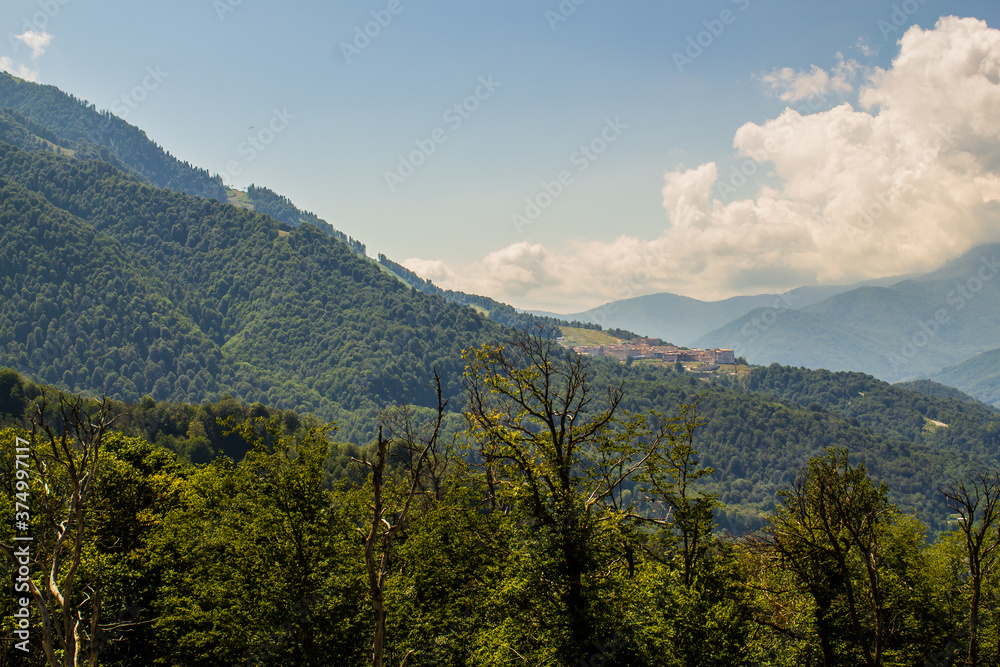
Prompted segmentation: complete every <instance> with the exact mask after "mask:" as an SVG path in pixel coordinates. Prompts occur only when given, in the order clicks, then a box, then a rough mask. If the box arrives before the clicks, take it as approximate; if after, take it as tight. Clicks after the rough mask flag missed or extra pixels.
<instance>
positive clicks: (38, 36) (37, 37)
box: [14, 30, 52, 60]
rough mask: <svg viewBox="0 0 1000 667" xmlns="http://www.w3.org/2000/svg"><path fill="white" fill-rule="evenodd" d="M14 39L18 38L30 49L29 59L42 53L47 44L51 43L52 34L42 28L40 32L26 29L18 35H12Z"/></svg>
mask: <svg viewBox="0 0 1000 667" xmlns="http://www.w3.org/2000/svg"><path fill="white" fill-rule="evenodd" d="M14 39H17V40H20V41H22V42H24V43H25V45H26V46H27V47H28V48H29V49H31V59H32V60H34V59H35V58H38V57H39V56H41V55H42V54H43V53H45V49H46V48H48V46H49V44H50V43H52V35H50V34H49V33H47V32H45V31H44V30H42V31H41V32H35V31H34V30H26V31H25V32H23V33H21V34H20V35H14Z"/></svg>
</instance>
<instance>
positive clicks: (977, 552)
mask: <svg viewBox="0 0 1000 667" xmlns="http://www.w3.org/2000/svg"><path fill="white" fill-rule="evenodd" d="M940 491H941V493H943V494H944V497H945V498H946V499H947V502H948V507H950V508H951V509H952V511H954V512H956V513H957V514H958V530H959V532H960V533H961V535H962V537H963V538H964V539H965V548H966V553H967V555H968V567H969V589H970V596H969V652H968V654H969V658H968V659H969V665H970V667H977V666H978V665H979V664H980V661H979V634H980V619H979V615H980V606H981V602H982V599H981V598H982V588H983V581H984V580H985V578H986V577H987V576H989V574H990V573H991V572H992V570H993V568H994V566H995V565H996V563H997V559H998V558H1000V473H996V472H994V473H993V474H992V475H988V474H986V473H981V474H979V475H978V476H977V477H976V478H975V479H973V480H972V481H971V482H959V483H958V484H954V483H952V484H949V485H948V486H947V488H944V489H940Z"/></svg>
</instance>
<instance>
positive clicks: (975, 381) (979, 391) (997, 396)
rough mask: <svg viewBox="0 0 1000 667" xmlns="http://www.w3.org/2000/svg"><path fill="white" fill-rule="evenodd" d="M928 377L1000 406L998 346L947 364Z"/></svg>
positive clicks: (999, 358) (999, 350)
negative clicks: (957, 362) (952, 363)
mask: <svg viewBox="0 0 1000 667" xmlns="http://www.w3.org/2000/svg"><path fill="white" fill-rule="evenodd" d="M930 379H931V380H934V381H936V382H940V383H942V384H946V385H949V386H951V387H956V388H958V389H961V390H962V391H964V392H965V393H967V394H969V395H970V396H974V397H976V398H978V399H979V400H981V401H983V402H984V403H988V404H990V405H993V406H994V407H997V408H1000V348H997V349H994V350H989V351H987V352H983V353H982V354H978V355H976V356H974V357H972V358H971V359H966V360H965V361H963V362H961V363H960V364H956V365H954V366H949V367H948V368H945V369H944V370H942V371H940V372H938V373H934V374H933V375H931V377H930Z"/></svg>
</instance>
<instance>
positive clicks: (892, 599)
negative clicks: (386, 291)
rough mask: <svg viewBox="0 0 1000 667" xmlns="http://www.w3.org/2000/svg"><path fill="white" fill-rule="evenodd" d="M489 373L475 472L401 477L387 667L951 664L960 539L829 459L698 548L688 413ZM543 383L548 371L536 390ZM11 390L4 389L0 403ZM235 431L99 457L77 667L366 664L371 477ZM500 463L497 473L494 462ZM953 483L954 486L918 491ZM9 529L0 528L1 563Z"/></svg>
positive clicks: (316, 447)
mask: <svg viewBox="0 0 1000 667" xmlns="http://www.w3.org/2000/svg"><path fill="white" fill-rule="evenodd" d="M543 349H547V350H548V352H546V354H550V353H551V350H552V348H543ZM501 353H502V352H501V348H489V347H484V348H480V349H478V350H477V351H476V353H475V356H474V357H473V358H471V359H470V368H469V370H468V371H467V373H466V381H467V384H468V386H469V388H468V390H467V391H469V392H470V399H473V400H471V401H470V404H471V405H472V406H473V407H472V414H473V415H479V417H474V418H473V422H475V423H476V424H478V426H477V427H476V428H475V429H473V430H472V431H471V432H470V433H469V436H470V437H471V440H470V442H469V445H470V449H469V453H470V454H475V453H477V452H478V454H475V455H473V456H472V457H471V458H467V457H460V456H456V454H460V453H461V452H460V451H455V450H452V449H451V448H450V447H447V446H445V447H442V448H440V449H435V451H434V455H435V457H441V458H440V459H437V460H440V461H444V462H445V465H444V467H437V468H435V470H436V471H437V472H439V473H442V475H441V476H440V477H437V478H432V477H430V476H428V471H427V470H426V469H425V471H424V473H422V474H423V477H420V479H422V480H423V483H422V486H421V487H420V488H422V489H423V491H422V492H421V493H419V494H418V495H417V499H416V502H415V503H414V504H413V506H412V508H411V510H412V512H411V514H410V515H409V517H410V518H409V520H408V521H407V523H406V525H405V529H404V531H403V532H402V533H401V537H400V538H399V539H398V540H397V541H396V543H395V545H394V546H393V547H392V549H391V551H390V552H389V554H388V555H389V557H390V562H391V563H392V567H391V569H390V576H389V577H388V579H387V581H386V590H385V599H384V604H385V606H386V609H387V612H388V617H387V623H386V641H385V664H393V665H395V664H400V663H401V662H403V660H404V656H409V658H408V660H409V662H408V664H410V665H413V666H421V667H423V666H426V667H430V666H440V665H446V666H453V667H459V666H477V667H501V666H503V667H506V666H513V665H519V664H524V662H525V661H528V663H529V664H536V665H546V666H548V665H552V666H553V667H555V666H562V665H578V664H584V665H596V664H603V665H613V666H616V667H618V666H621V667H625V666H628V667H647V666H648V667H653V666H656V667H667V666H670V667H674V666H679V665H705V666H709V665H711V666H715V665H734V666H743V665H745V666H747V667H750V666H755V665H775V666H780V667H798V666H801V665H820V664H830V665H866V664H867V665H873V666H878V667H882V666H886V667H888V666H900V667H902V666H904V665H920V664H928V663H929V664H936V665H959V664H962V662H961V661H962V660H963V656H964V654H965V650H966V644H967V632H966V630H967V627H968V620H967V610H968V605H969V604H970V602H969V600H970V597H969V595H970V585H969V582H968V564H967V559H966V557H965V552H964V546H963V543H962V541H961V533H960V531H958V530H952V529H950V528H949V529H948V530H946V531H945V532H943V533H942V534H941V535H939V536H938V537H937V538H936V539H934V540H932V541H928V539H927V533H926V528H925V527H924V526H923V525H921V524H920V522H919V521H917V520H916V519H914V518H913V517H911V516H907V515H905V514H903V513H901V512H900V511H899V510H898V509H897V508H896V507H895V506H894V504H893V503H892V502H891V500H890V498H891V496H892V489H891V488H887V487H886V486H885V485H883V484H880V483H879V482H878V481H876V478H875V476H874V475H875V473H874V471H872V470H870V469H869V468H867V467H865V466H863V465H857V464H854V463H851V460H850V457H849V456H848V454H847V452H846V450H839V449H838V450H832V449H831V450H827V451H824V452H821V453H820V455H819V456H817V457H814V458H811V459H808V460H806V461H805V462H804V463H803V464H801V465H800V466H799V467H798V468H797V471H796V472H797V474H796V475H795V477H793V478H791V479H789V480H788V481H787V482H783V483H782V484H781V485H780V491H781V493H780V494H779V495H778V502H777V504H776V505H775V507H774V509H773V511H771V512H768V513H767V515H766V516H765V517H764V518H765V523H764V525H763V530H761V531H760V532H758V533H755V534H753V535H750V536H747V537H746V538H743V539H739V540H734V539H732V538H729V537H725V536H723V535H721V534H715V535H712V534H710V533H709V532H707V531H708V530H710V529H711V526H712V523H713V514H714V512H716V511H717V508H716V505H717V501H716V500H715V499H714V498H713V496H712V495H706V494H704V493H703V492H701V491H699V490H697V488H704V486H703V485H701V482H704V481H705V480H710V479H711V477H713V476H714V475H715V474H716V473H715V472H714V471H713V470H712V469H711V468H710V467H706V466H705V465H704V464H703V463H699V461H698V456H699V453H698V452H697V450H696V449H695V448H694V446H693V445H694V443H695V442H696V441H697V438H696V437H694V436H695V435H696V433H697V431H698V430H700V429H702V428H708V427H710V426H711V424H710V423H709V424H704V425H700V424H703V422H704V420H703V419H700V418H694V413H693V412H692V411H691V409H690V408H687V409H681V410H680V412H679V416H680V419H679V420H667V421H660V420H658V419H653V420H652V421H651V422H647V420H646V418H644V417H638V416H630V415H629V414H628V413H627V412H620V409H619V408H611V409H610V412H609V411H607V409H596V410H591V409H590V404H589V403H588V401H587V399H586V396H587V394H588V392H589V391H599V390H600V389H601V387H600V385H599V384H597V383H596V382H594V378H593V377H592V376H591V370H592V369H591V368H590V367H586V366H581V365H579V364H578V362H577V361H575V360H574V359H573V358H572V357H563V356H562V355H561V354H558V353H556V354H555V356H553V357H550V358H549V361H550V364H544V363H543V364H542V365H540V366H537V367H536V368H537V369H541V370H536V371H531V369H530V368H528V369H525V368H523V367H522V365H521V364H520V363H519V361H520V359H519V358H518V357H516V356H515V357H510V358H509V359H510V360H511V361H512V364H511V365H503V364H501V365H496V363H494V362H495V361H497V360H499V359H500V357H497V356H496V355H497V354H501ZM574 364H576V365H575V366H574ZM546 368H551V369H555V370H556V371H559V372H553V373H552V375H551V376H550V377H549V380H550V382H546V381H545V369H546ZM574 368H576V369H578V370H579V371H580V372H582V375H573V373H574V372H575V371H573V369H574ZM561 369H567V370H566V371H565V373H563V372H562V370H561ZM574 378H576V379H577V380H580V381H581V382H582V383H583V384H575V380H574ZM14 380H16V378H15V377H13V376H12V375H11V373H9V372H8V373H0V389H3V388H9V389H13V388H14V384H15V382H14ZM592 382H594V383H593V384H592ZM22 384H23V383H22ZM532 386H533V387H535V388H536V389H537V388H539V387H543V386H548V387H549V388H550V389H551V390H552V394H545V393H542V394H538V393H535V392H533V391H531V389H530V387H532ZM476 387H478V389H477V388H476ZM518 387H521V388H524V389H525V390H526V393H523V394H522V393H521V392H520V391H518V390H517V388H518ZM574 387H575V389H573V388H574ZM24 388H27V389H30V386H26V387H22V392H23V389H24ZM36 389H37V388H36ZM585 389H586V391H584V390H585ZM581 391H583V393H580V392H581ZM480 392H485V393H480ZM28 393H31V392H30V391H29V392H28ZM476 396H479V397H481V398H482V399H483V401H482V402H481V403H478V404H477V401H476V400H475V398H476ZM524 396H528V397H529V398H526V399H524V398H520V399H519V398H518V397H524ZM511 399H513V400H514V401H515V403H513V404H511V403H508V401H509V400H511ZM577 399H579V400H577ZM518 401H523V403H521V404H520V405H522V407H524V408H526V409H527V410H528V411H529V412H528V413H524V412H522V411H521V410H520V409H519V408H517V404H518ZM148 403H152V402H151V401H149V402H148ZM25 405H26V403H25ZM477 405H478V406H479V407H476V406H477ZM511 407H512V408H515V409H513V410H509V409H508V408H511ZM145 409H153V407H152V406H150V405H147V406H145ZM567 409H568V410H567ZM250 412H251V413H252V414H246V413H233V414H230V415H229V416H230V417H232V418H233V419H231V420H229V421H228V422H227V423H228V429H230V430H235V432H236V433H238V434H239V437H241V438H242V439H243V441H245V442H247V443H249V444H250V449H249V451H248V452H247V454H246V456H245V457H244V458H243V459H242V461H240V462H234V461H233V460H232V459H230V458H228V457H220V458H218V459H216V460H215V461H213V462H212V463H211V464H208V465H204V466H200V467H191V466H188V465H184V464H182V463H181V462H179V461H178V460H177V459H176V457H175V456H174V455H173V454H171V453H169V452H168V451H166V450H164V449H163V448H161V447H158V446H156V445H153V444H150V443H148V442H147V441H145V440H143V439H141V438H135V437H129V436H126V435H124V434H122V433H116V434H112V435H111V436H109V437H108V439H107V444H106V447H105V449H104V450H103V452H104V453H103V458H102V459H101V460H102V463H101V466H100V468H99V471H100V472H99V480H100V483H99V485H98V487H97V488H98V493H97V495H96V497H95V498H94V499H93V501H92V502H91V503H90V504H88V505H87V506H86V508H85V516H86V522H87V526H88V531H87V541H86V545H85V548H84V549H83V552H82V553H83V560H82V564H81V568H80V571H79V576H78V581H79V583H78V592H77V595H78V596H79V599H80V600H81V606H80V608H81V609H85V606H84V605H83V604H82V603H83V602H84V601H86V600H87V599H89V598H91V597H92V596H93V595H95V594H96V593H97V592H99V593H100V595H101V597H102V600H103V609H104V612H103V614H102V616H101V618H99V619H98V622H97V628H98V629H97V632H96V634H93V635H92V634H91V631H90V630H89V626H86V625H85V626H84V628H83V639H84V644H85V645H86V648H87V650H88V651H89V650H93V651H95V652H96V653H97V655H98V657H99V664H101V665H105V666H107V667H118V666H121V667H125V666H131V665H153V664H162V665H172V666H177V667H181V666H186V665H219V666H222V665H245V664H257V665H270V664H273V665H286V664H295V665H329V664H337V665H344V666H346V667H352V666H357V667H361V666H362V665H372V664H373V662H372V655H371V646H372V628H373V626H372V621H371V619H372V607H371V600H370V598H369V592H368V584H367V582H368V579H367V573H366V569H365V561H364V540H363V537H364V534H365V530H366V528H365V527H366V525H367V522H369V521H370V520H371V514H370V512H371V505H370V503H371V501H372V497H373V495H372V494H373V484H375V483H376V482H375V480H374V479H373V477H372V476H371V475H368V476H367V477H366V475H365V472H364V471H365V470H366V466H365V465H364V464H363V463H362V462H361V461H359V460H352V461H349V462H348V464H347V466H346V467H345V468H344V469H343V470H344V473H346V474H342V475H338V476H335V477H331V476H330V474H329V472H328V470H326V469H325V468H324V462H326V461H328V460H329V457H328V453H329V450H330V449H331V447H334V445H333V444H332V443H331V442H330V440H331V432H330V431H329V429H327V428H324V427H322V426H313V427H310V428H305V427H303V425H301V424H296V423H294V422H290V421H289V418H288V416H287V415H285V414H282V413H276V412H273V411H269V410H267V409H266V408H264V407H263V406H260V407H258V408H253V409H252V410H251V411H250ZM567 412H569V413H570V414H572V415H574V416H575V418H576V419H575V420H569V423H567V422H565V421H562V423H563V424H564V426H567V427H568V428H569V431H567V437H568V439H566V440H560V438H561V436H558V435H557V434H556V433H554V432H552V431H550V430H549V429H547V428H545V429H540V430H539V429H535V428H534V427H532V426H531V424H532V423H537V424H538V425H541V424H546V423H548V424H555V425H558V424H559V423H560V422H561V420H564V419H565V418H566V415H567ZM268 415H272V417H271V418H270V419H268ZM218 416H219V417H223V415H222V414H221V413H220V414H219V415H218ZM243 416H246V417H250V418H251V419H249V420H247V421H243V422H241V423H240V419H241V418H242V417H243ZM253 417H257V418H256V419H253ZM525 417H527V421H523V419H524V418H525ZM480 418H481V419H482V421H480ZM497 419H498V421H497ZM637 419H638V421H637ZM535 420H541V421H539V422H535ZM383 423H385V421H383ZM644 423H646V424H648V425H651V426H652V430H649V429H648V428H646V427H645V426H643V424H644ZM292 427H295V429H296V430H295V431H294V433H292V431H291V428H292ZM525 427H526V428H525ZM416 428H418V430H419V425H417V426H416ZM574 429H577V430H575V431H574ZM393 432H394V433H396V432H395V431H393ZM574 433H575V435H573V434H574ZM15 435H17V436H19V437H23V438H26V439H29V440H31V441H32V442H33V444H32V447H35V448H38V447H40V445H39V436H35V437H34V438H33V436H31V434H30V432H28V431H22V430H19V429H6V430H3V431H0V452H2V457H0V489H2V491H0V513H3V514H4V515H11V513H12V512H13V511H14V510H13V502H14V499H15V493H14V485H13V479H14V474H13V473H14V471H13V469H12V461H13V460H14V455H13V446H14V436H15ZM394 437H401V438H403V439H402V440H395V441H394V446H395V447H396V450H395V451H396V452H397V455H399V454H402V453H404V452H406V451H412V450H407V449H406V448H405V445H406V444H407V441H406V438H407V437H410V438H413V437H415V436H412V435H406V432H398V433H397V435H396V436H394ZM415 441H417V442H422V441H420V440H411V441H410V444H412V442H415ZM560 442H562V443H563V444H564V445H569V444H571V443H573V442H576V443H577V444H578V445H579V446H578V447H575V448H566V447H562V448H559V447H555V446H556V445H558V443H560ZM587 443H590V445H592V446H587ZM524 448H527V449H524ZM529 451H533V452H534V455H533V457H528V458H523V457H522V456H521V454H519V453H518V452H521V453H522V454H524V453H528V452H529ZM363 455H365V454H363V453H362V452H360V451H357V450H355V451H354V452H353V456H354V457H356V458H357V459H360V458H361V457H362V456H363ZM368 455H370V450H369V451H368ZM496 456H499V457H501V458H507V459H508V460H509V461H510V465H508V466H506V467H504V468H503V469H500V468H495V467H493V466H492V464H491V461H493V462H496V461H498V460H499V459H496V458H493V457H496ZM395 460H396V463H395V464H394V468H393V469H392V470H391V471H390V474H389V475H388V477H386V478H384V479H383V480H382V481H381V482H380V484H381V485H382V487H381V488H382V494H383V495H382V497H383V499H384V501H385V502H386V503H388V506H387V507H386V508H385V511H386V512H388V513H390V515H392V514H393V513H396V512H398V511H399V508H400V505H399V504H398V503H400V502H401V501H402V499H403V498H404V496H405V493H403V492H404V490H405V488H406V485H405V480H406V479H407V478H406V471H407V470H408V468H407V465H408V461H410V462H412V459H407V458H406V457H405V456H397V458H396V459H395ZM517 460H521V461H522V464H520V465H518V464H515V463H514V462H515V461H517ZM470 462H471V463H472V465H470ZM31 465H33V466H34V465H37V463H36V462H34V461H33V462H32V464H31ZM623 471H625V472H623ZM627 471H633V473H634V474H631V473H629V472H627ZM359 473H360V475H359ZM419 474H421V473H418V475H419ZM626 478H629V479H628V481H629V482H630V483H631V486H630V488H632V489H635V490H637V491H639V494H641V495H643V496H651V497H655V498H657V499H658V502H659V503H663V504H656V503H654V504H649V503H646V502H635V501H633V500H630V499H629V498H628V497H627V496H626V495H625V494H624V493H623V492H622V490H621V487H619V481H625V480H626ZM435 479H436V481H435ZM560 480H562V481H560ZM949 481H959V482H961V481H962V480H961V479H958V480H956V479H954V478H950V477H944V478H941V479H940V480H939V482H942V483H944V482H949ZM696 486H697V488H696ZM996 488H997V490H998V491H1000V486H998V487H996ZM30 494H31V497H32V498H34V499H35V500H32V501H31V502H33V503H35V504H34V505H33V506H35V507H37V504H38V499H40V498H41V497H42V496H43V495H44V494H45V490H43V489H42V488H40V487H38V486H37V485H36V484H34V483H32V485H31V487H30ZM636 500H637V499H636ZM664 510H667V511H664ZM977 516H978V515H977ZM976 520H977V521H980V520H981V519H978V518H977V519H976ZM37 530H38V533H37V535H38V536H39V541H38V542H37V543H36V545H37V550H36V551H35V552H34V554H35V558H36V560H34V561H32V563H31V566H30V569H31V572H32V577H34V578H38V579H40V577H41V572H42V571H43V566H44V563H45V562H47V561H46V560H45V559H46V558H47V557H48V554H49V553H50V551H48V549H50V548H51V547H49V546H46V545H47V544H48V543H47V542H45V541H44V539H41V538H42V537H43V536H44V534H45V533H44V530H43V529H42V526H41V525H39V527H38V528H37ZM11 531H12V527H11V526H10V525H9V523H7V522H5V523H4V524H2V526H0V543H8V544H9V540H10V537H11V534H12V533H11ZM991 535H992V534H991ZM695 537H697V539H695ZM996 538H998V539H1000V535H998V536H996ZM991 539H994V538H991ZM998 584H1000V570H998V568H997V567H996V566H995V565H993V564H991V565H990V566H989V567H987V568H986V569H985V570H984V571H983V580H982V591H981V593H982V600H983V605H982V608H981V609H980V612H981V614H980V620H979V625H978V628H977V630H978V636H979V644H978V649H979V654H980V656H981V660H982V663H981V664H995V661H996V660H997V659H998V657H1000V656H998V655H997V652H996V647H997V643H996V639H997V637H998V636H1000V635H998V630H1000V617H998V616H997V615H996V612H995V610H996V608H997V606H996V602H997V595H998V594H1000V587H998ZM11 613H12V608H11V600H10V598H9V596H4V597H3V598H0V618H2V619H3V635H2V639H0V642H3V644H2V648H3V650H4V652H5V653H6V654H7V655H10V650H11V645H12V642H13V639H12V634H11V625H10V624H11ZM81 613H82V612H81ZM82 618H84V619H85V620H86V619H89V618H92V616H82ZM31 627H32V635H31V636H32V652H31V653H30V655H29V657H28V660H27V661H22V662H21V663H19V664H30V665H39V666H41V665H42V664H44V656H43V654H42V652H41V650H40V648H39V643H38V642H39V640H40V638H41V636H42V635H41V628H40V626H39V618H38V616H37V614H33V615H32V620H31ZM88 639H90V640H93V641H92V643H91V642H90V641H88ZM379 664H380V663H379Z"/></svg>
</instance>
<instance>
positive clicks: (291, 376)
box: [0, 144, 503, 419]
mask: <svg viewBox="0 0 1000 667" xmlns="http://www.w3.org/2000/svg"><path fill="white" fill-rule="evenodd" d="M0 179H2V183H3V185H2V187H3V198H2V201H3V207H4V208H3V228H2V231H3V237H2V244H0V252H2V253H3V269H2V270H3V274H2V276H3V288H2V290H0V294H2V306H0V350H2V352H3V354H0V364H2V365H8V366H11V367H13V368H15V369H17V370H19V371H21V372H24V373H27V374H29V375H30V376H32V377H34V378H38V379H41V380H43V381H47V382H51V383H53V384H58V385H60V386H62V387H64V388H66V389H70V390H74V391H96V392H100V393H107V394H108V395H110V396H113V397H116V398H125V399H129V400H138V399H139V398H140V397H142V396H144V395H152V396H153V397H154V398H156V399H167V398H169V399H171V400H190V401H200V400H203V399H204V398H206V397H210V396H217V395H220V394H222V393H231V394H233V395H234V396H237V397H239V398H242V399H243V400H246V401H250V402H252V401H261V402H266V403H268V404H270V405H272V406H275V407H278V408H281V409H285V408H295V409H297V410H299V411H302V412H308V411H314V412H317V413H318V414H321V415H323V416H324V417H325V418H327V419H329V418H334V417H336V416H338V415H339V414H341V412H343V411H353V410H357V409H359V408H362V407H365V406H367V407H368V409H371V410H374V409H376V408H377V407H381V406H383V405H386V404H390V403H394V402H398V401H407V402H412V403H414V404H417V405H431V404H433V401H434V396H433V392H432V391H431V390H430V388H429V387H428V386H427V383H428V381H429V380H430V378H431V377H432V375H433V371H434V369H435V368H437V369H438V370H439V371H440V372H441V374H442V376H444V377H445V378H446V387H445V388H446V390H447V392H448V395H452V396H453V395H455V394H457V393H458V392H459V391H460V389H461V367H462V366H461V364H462V361H461V359H460V352H461V350H462V349H464V348H466V347H469V346H472V345H476V344H479V343H481V342H485V341H486V340H496V339H499V338H501V337H502V336H503V332H502V330H501V329H500V328H499V326H498V325H495V324H493V323H492V322H489V321H488V320H485V319H484V318H482V317H481V316H479V315H477V314H476V313H475V311H473V310H471V309H468V308H463V307H460V306H458V305H453V304H448V303H447V302H445V301H444V300H443V299H442V298H440V297H428V296H426V295H423V294H419V293H416V292H414V291H412V290H410V289H409V288H407V287H406V286H404V285H403V284H402V283H400V282H399V281H398V280H396V279H395V278H392V277H390V276H388V275H386V274H385V273H384V272H382V271H380V270H379V268H378V267H377V266H376V265H375V264H374V263H373V262H371V261H369V260H367V259H365V258H362V257H360V256H359V255H357V254H356V253H354V252H352V251H351V250H350V249H349V248H348V247H347V246H346V245H345V244H343V243H340V242H339V241H337V240H335V239H333V238H331V237H330V236H327V235H326V234H323V233H322V232H321V231H320V230H318V229H317V228H316V227H314V226H312V225H308V224H307V225H302V226H301V227H298V228H287V229H282V223H279V222H277V221H276V220H274V219H273V218H271V217H270V216H264V215H260V214H257V213H254V212H252V211H248V210H243V209H240V208H237V207H234V206H231V205H229V204H225V203H221V202H218V201H214V200H208V199H203V198H200V197H191V196H188V195H184V194H181V193H177V192H173V191H170V190H165V189H160V188H153V187H150V186H148V185H146V184H144V183H142V182H141V181H139V180H137V179H136V178H134V177H132V176H129V175H127V174H124V173H122V172H120V171H118V170H116V169H115V168H114V167H111V166H110V165H108V164H106V163H103V162H97V161H79V160H75V159H73V158H70V157H66V156H59V155H54V154H51V153H45V152H37V151H36V152H28V151H23V150H20V149H17V148H15V147H13V146H10V145H9V144H0Z"/></svg>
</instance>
